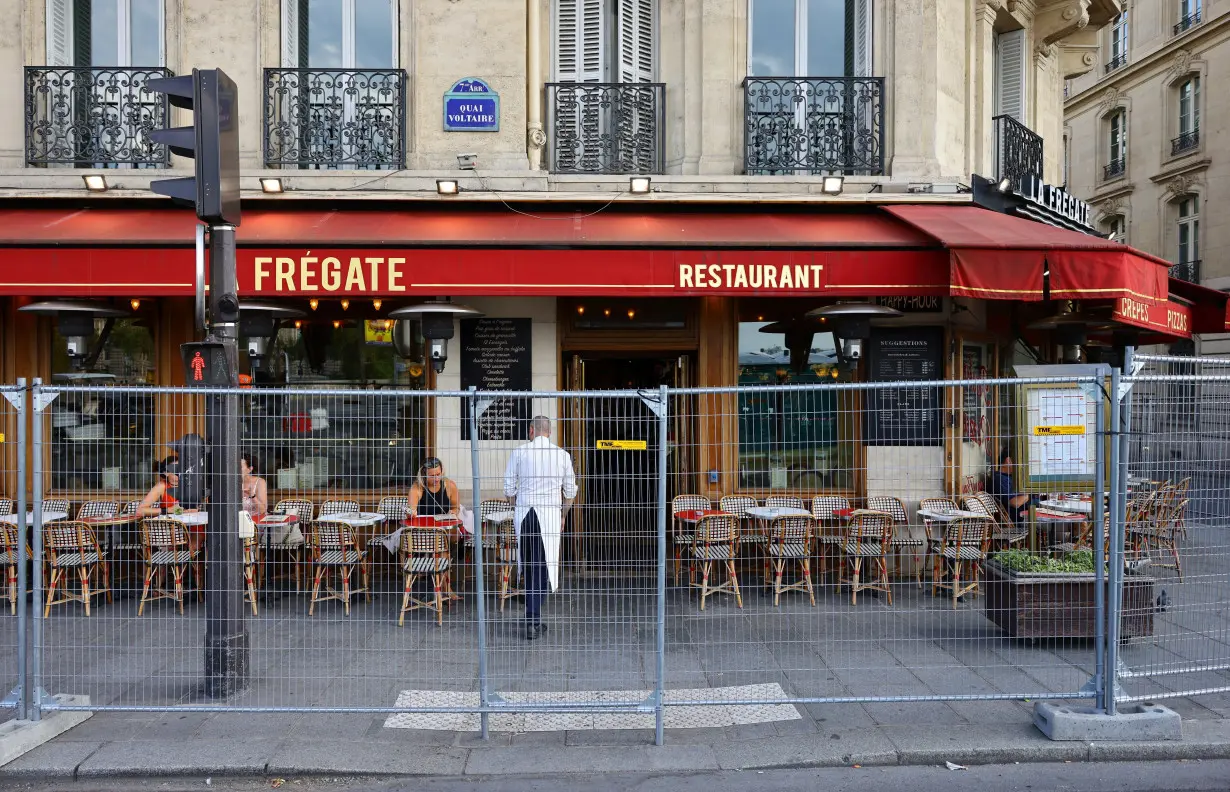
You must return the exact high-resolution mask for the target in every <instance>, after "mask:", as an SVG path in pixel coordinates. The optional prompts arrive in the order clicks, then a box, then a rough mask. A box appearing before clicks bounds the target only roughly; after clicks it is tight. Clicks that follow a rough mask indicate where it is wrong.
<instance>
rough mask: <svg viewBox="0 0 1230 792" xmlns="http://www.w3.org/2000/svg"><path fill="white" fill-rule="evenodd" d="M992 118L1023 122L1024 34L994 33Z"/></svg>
mask: <svg viewBox="0 0 1230 792" xmlns="http://www.w3.org/2000/svg"><path fill="white" fill-rule="evenodd" d="M994 47H995V50H994V53H993V54H994V66H995V84H994V85H995V115H1006V116H1011V117H1012V118H1013V119H1015V120H1017V121H1020V122H1021V123H1022V124H1024V123H1025V31H1024V30H1010V31H1007V32H1005V33H996V34H995V41H994Z"/></svg>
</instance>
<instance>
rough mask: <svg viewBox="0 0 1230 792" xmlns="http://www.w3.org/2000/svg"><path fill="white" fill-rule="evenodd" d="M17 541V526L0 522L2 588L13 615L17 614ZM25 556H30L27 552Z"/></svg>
mask: <svg viewBox="0 0 1230 792" xmlns="http://www.w3.org/2000/svg"><path fill="white" fill-rule="evenodd" d="M19 541H20V540H18V538H17V526H16V525H10V524H9V523H6V522H0V565H3V566H4V590H5V595H6V596H7V597H8V600H9V611H10V612H11V613H12V614H13V615H16V614H17V567H18V559H19V557H20V553H21V545H20V544H18V542H19ZM26 558H30V555H29V553H27V555H26ZM22 593H23V594H24V593H25V592H22Z"/></svg>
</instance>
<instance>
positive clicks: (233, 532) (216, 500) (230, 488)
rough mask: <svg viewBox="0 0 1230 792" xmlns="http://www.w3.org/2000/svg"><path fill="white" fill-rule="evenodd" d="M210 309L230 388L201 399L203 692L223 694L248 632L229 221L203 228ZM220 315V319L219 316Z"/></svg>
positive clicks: (233, 685) (235, 674)
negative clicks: (205, 489) (205, 457)
mask: <svg viewBox="0 0 1230 792" xmlns="http://www.w3.org/2000/svg"><path fill="white" fill-rule="evenodd" d="M209 240H210V241H209V263H210V266H209V276H210V277H209V308H210V316H211V317H214V321H213V322H212V323H211V331H212V334H213V335H214V336H215V337H216V339H217V340H218V341H220V342H222V345H223V351H224V354H225V355H226V359H227V363H228V365H227V371H229V372H230V374H229V377H230V379H231V381H230V382H229V383H227V386H228V388H229V389H231V390H230V391H229V392H227V393H224V394H219V393H211V394H209V395H208V397H207V398H206V407H205V437H206V438H207V442H208V445H209V466H208V471H209V474H208V479H209V483H210V494H209V505H208V515H209V528H208V533H207V534H206V540H205V547H206V560H205V580H206V581H208V585H207V588H206V591H205V620H206V628H205V692H206V693H207V694H208V695H209V696H212V697H225V696H229V695H231V694H232V693H235V692H237V691H239V690H241V689H242V688H243V687H244V686H245V684H246V681H247V676H248V632H247V629H246V628H245V626H244V618H243V607H244V602H243V596H244V590H245V587H244V579H243V542H242V540H241V538H240V536H239V511H240V510H241V509H242V508H243V492H242V489H243V485H242V476H241V474H240V472H239V397H238V396H237V395H236V394H235V392H234V390H233V389H236V388H238V386H239V381H238V376H237V372H238V371H239V324H238V318H239V303H238V296H237V294H236V277H235V226H233V225H211V226H210V229H209ZM219 320H221V321H219Z"/></svg>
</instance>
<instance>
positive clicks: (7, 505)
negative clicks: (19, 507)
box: [0, 498, 13, 517]
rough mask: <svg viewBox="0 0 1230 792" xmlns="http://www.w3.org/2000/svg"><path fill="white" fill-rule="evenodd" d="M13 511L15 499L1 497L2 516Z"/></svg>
mask: <svg viewBox="0 0 1230 792" xmlns="http://www.w3.org/2000/svg"><path fill="white" fill-rule="evenodd" d="M12 513H13V499H12V498H0V517H7V516H8V515H10V514H12Z"/></svg>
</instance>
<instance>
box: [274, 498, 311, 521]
mask: <svg viewBox="0 0 1230 792" xmlns="http://www.w3.org/2000/svg"><path fill="white" fill-rule="evenodd" d="M273 512H274V514H293V515H295V516H296V517H298V518H299V522H300V523H302V524H303V525H305V526H306V525H307V524H308V523H310V522H311V521H312V518H313V517H315V516H316V504H314V503H312V502H311V501H310V500H304V499H301V498H288V499H286V500H280V501H278V505H277V506H274V507H273Z"/></svg>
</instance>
